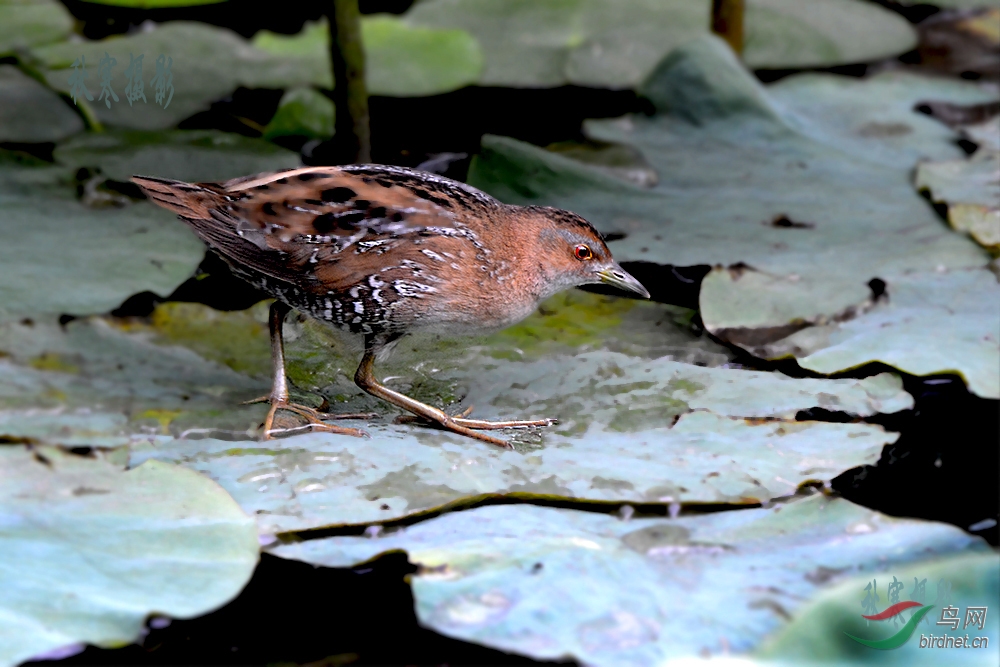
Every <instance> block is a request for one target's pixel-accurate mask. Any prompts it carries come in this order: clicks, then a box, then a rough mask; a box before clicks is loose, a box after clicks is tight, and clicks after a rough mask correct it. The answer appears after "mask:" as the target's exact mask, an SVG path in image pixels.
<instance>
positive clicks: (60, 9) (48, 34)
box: [0, 0, 73, 56]
mask: <svg viewBox="0 0 1000 667" xmlns="http://www.w3.org/2000/svg"><path fill="white" fill-rule="evenodd" d="M72 30H73V16H72V15H71V14H70V13H69V12H68V11H67V10H66V7H64V6H63V4H62V3H60V2H56V1H55V0H0V56H5V55H9V54H11V53H15V52H17V51H20V50H23V49H27V48H28V47H31V46H35V45H38V44H48V43H50V42H57V41H59V40H60V39H62V38H64V37H65V36H66V35H68V34H69V33H70V32H71V31H72Z"/></svg>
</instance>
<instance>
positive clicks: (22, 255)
mask: <svg viewBox="0 0 1000 667" xmlns="http://www.w3.org/2000/svg"><path fill="white" fill-rule="evenodd" d="M5 159H6V158H4V157H3V156H0V175H2V178H0V210H2V211H3V215H0V235H2V236H3V238H4V239H5V241H4V242H3V243H0V266H3V272H2V273H0V293H2V294H3V299H2V300H0V321H3V320H7V319H12V318H20V317H25V316H31V317H36V316H42V315H47V314H48V315H59V314H64V313H65V314H72V315H85V314H89V313H102V312H107V311H109V310H112V309H113V308H116V307H118V306H119V305H121V303H122V302H123V301H125V299H127V298H128V297H129V296H131V295H133V294H136V293H137V292H142V291H151V292H155V293H157V294H169V293H170V292H172V291H173V290H174V289H175V288H176V287H177V286H178V285H179V284H180V283H182V282H183V281H184V280H185V279H187V278H188V277H189V276H190V275H191V274H192V273H193V272H194V270H195V268H197V266H198V263H199V262H200V261H201V258H202V257H203V255H204V247H203V246H202V244H201V243H200V242H199V241H198V240H197V238H195V236H194V234H192V233H191V232H189V231H188V230H187V229H185V228H184V225H182V224H180V223H178V222H177V221H176V219H175V218H174V216H173V215H171V214H170V213H169V212H167V211H163V210H158V209H156V208H155V207H153V206H151V205H148V204H135V205H128V206H125V207H124V208H92V207H88V206H84V205H83V204H82V203H81V202H80V201H79V200H78V199H77V198H76V186H75V184H74V183H73V180H72V173H73V172H72V170H69V169H66V168H63V167H52V166H45V167H27V166H22V165H17V164H13V163H11V162H9V161H4V160H5Z"/></svg>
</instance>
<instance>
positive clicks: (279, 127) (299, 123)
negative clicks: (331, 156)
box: [264, 87, 336, 139]
mask: <svg viewBox="0 0 1000 667" xmlns="http://www.w3.org/2000/svg"><path fill="white" fill-rule="evenodd" d="M335 113H336V110H335V109H334V106H333V102H332V101H331V100H330V98H329V97H327V96H326V95H324V94H323V93H321V92H319V91H318V90H316V89H315V88H308V87H303V88H293V89H292V90H288V91H285V94H284V95H282V96H281V102H279V103H278V110H277V111H276V112H275V113H274V117H273V118H272V119H271V122H269V123H268V124H267V127H265V128H264V138H265V139H273V138H274V137H284V136H292V135H295V136H303V137H310V138H312V139H328V138H330V137H332V136H333V123H334V119H335V117H336V116H335Z"/></svg>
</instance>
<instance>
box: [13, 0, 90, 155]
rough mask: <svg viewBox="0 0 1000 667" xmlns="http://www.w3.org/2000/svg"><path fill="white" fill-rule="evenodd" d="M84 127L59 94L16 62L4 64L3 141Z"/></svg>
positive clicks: (58, 135) (50, 136) (53, 136)
mask: <svg viewBox="0 0 1000 667" xmlns="http://www.w3.org/2000/svg"><path fill="white" fill-rule="evenodd" d="M0 7H2V6H0ZM82 129H83V121H82V120H80V116H79V115H77V114H76V113H75V112H74V111H73V110H72V109H70V108H69V107H68V106H67V105H66V103H65V102H63V101H62V99H60V98H59V95H57V94H56V93H54V92H52V91H51V90H50V89H48V88H46V87H45V86H43V85H42V84H40V83H38V82H37V81H35V80H34V79H32V78H30V77H28V76H27V75H25V74H22V73H21V72H20V71H19V70H18V69H17V68H16V67H14V66H13V65H0V141H14V142H21V143H44V142H47V141H59V140H60V139H64V138H66V137H68V136H70V135H71V134H76V133H77V132H79V131H80V130H82Z"/></svg>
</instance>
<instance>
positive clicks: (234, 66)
mask: <svg viewBox="0 0 1000 667" xmlns="http://www.w3.org/2000/svg"><path fill="white" fill-rule="evenodd" d="M32 53H33V55H34V56H35V57H37V58H38V59H39V60H40V61H41V63H42V64H43V65H44V66H45V67H46V68H47V69H48V71H47V74H46V78H47V80H48V83H49V85H50V86H52V87H53V88H55V89H56V90H62V91H66V92H68V91H69V88H70V86H69V77H70V74H71V71H72V70H71V69H70V65H72V63H73V62H74V61H75V60H76V59H78V58H80V57H81V56H83V57H84V60H85V64H86V68H85V70H84V71H85V74H86V79H85V80H84V84H85V85H86V86H87V89H88V90H89V91H90V93H91V94H92V95H93V97H94V98H95V99H94V101H93V102H90V104H91V106H92V108H93V110H94V113H95V114H96V116H97V118H98V120H100V121H101V122H102V123H104V124H106V125H112V126H117V127H124V128H130V129H135V130H163V129H167V128H170V127H173V126H175V125H177V124H178V123H179V122H180V121H182V120H184V119H185V118H188V117H189V116H193V115H194V114H196V113H198V112H200V111H207V110H208V109H209V107H210V105H211V103H212V102H214V101H216V100H219V99H222V98H224V97H225V96H227V95H229V94H230V93H232V92H233V91H234V90H236V89H237V88H239V87H240V86H243V87H245V88H294V87H295V86H303V85H309V84H310V83H311V82H312V81H314V80H315V79H316V78H317V77H318V76H321V73H319V72H314V71H310V70H309V69H308V68H306V67H305V64H304V63H303V62H300V61H298V60H293V59H288V58H281V57H278V56H275V55H272V54H270V53H268V52H266V51H263V50H261V49H258V48H255V47H254V46H252V45H251V44H250V43H248V42H247V41H246V40H244V39H243V38H242V37H240V36H239V35H237V34H236V33H234V32H232V31H230V30H226V29H224V28H218V27H215V26H210V25H207V24H203V23H195V22H190V21H170V22H168V23H164V24H163V25H160V26H158V27H156V28H155V29H154V30H151V31H148V32H146V31H142V32H137V33H134V34H131V35H126V36H124V37H115V38H113V39H106V40H101V41H94V42H64V43H61V44H54V45H51V46H45V47H41V48H37V49H34V50H33V51H32ZM105 54H107V55H108V56H109V57H111V58H114V59H115V65H114V67H113V68H112V69H111V74H112V79H111V90H112V91H114V92H115V94H116V95H118V97H119V101H118V102H112V103H111V106H110V108H109V107H108V106H107V105H106V103H105V102H102V101H99V99H98V98H99V97H100V92H101V83H100V80H99V78H98V71H97V70H98V65H99V63H100V62H101V60H102V58H104V57H105ZM161 55H162V56H164V60H163V61H162V63H161V65H160V67H161V68H166V67H167V66H169V73H168V72H167V71H166V69H164V71H163V72H162V73H163V75H164V76H166V75H167V74H170V75H172V76H173V80H172V81H173V83H172V85H173V94H172V97H171V96H170V92H169V91H168V90H166V89H164V91H163V98H162V100H161V101H160V102H157V100H156V87H155V85H154V83H153V78H154V77H155V76H156V75H157V61H158V59H159V58H160V56H161ZM133 56H134V57H135V58H139V57H140V56H142V57H143V62H142V75H143V83H144V87H143V88H144V94H145V96H146V101H145V102H144V101H142V100H136V101H134V102H133V103H132V104H131V105H130V104H129V103H128V101H127V100H126V98H125V94H124V92H125V86H126V84H127V79H126V76H125V72H126V69H127V68H128V67H129V64H130V62H131V60H130V58H131V57H133ZM167 58H169V59H170V60H169V62H168V61H167ZM327 70H329V65H327Z"/></svg>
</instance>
